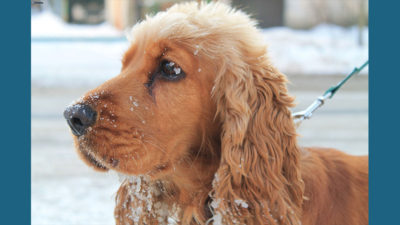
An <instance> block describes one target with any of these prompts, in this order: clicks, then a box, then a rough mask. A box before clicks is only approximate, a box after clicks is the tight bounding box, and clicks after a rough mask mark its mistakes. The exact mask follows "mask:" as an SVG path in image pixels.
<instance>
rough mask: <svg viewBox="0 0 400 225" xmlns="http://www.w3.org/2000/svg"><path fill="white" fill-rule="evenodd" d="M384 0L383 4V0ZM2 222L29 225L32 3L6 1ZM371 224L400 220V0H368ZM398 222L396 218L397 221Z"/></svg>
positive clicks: (0, 18)
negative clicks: (399, 17) (386, 0)
mask: <svg viewBox="0 0 400 225" xmlns="http://www.w3.org/2000/svg"><path fill="white" fill-rule="evenodd" d="M379 3H380V4H379ZM1 8H2V12H1V13H0V24H1V27H2V31H3V32H2V35H0V40H1V43H2V54H1V55H2V63H1V79H2V82H1V86H2V88H0V94H1V96H2V101H1V110H0V115H1V117H0V118H2V119H1V124H2V129H0V132H1V138H2V148H1V150H2V162H1V163H0V171H1V173H2V175H1V180H2V185H1V193H2V204H1V208H2V209H1V215H2V222H1V223H2V224H22V225H27V224H30V178H31V175H30V174H31V173H30V166H31V163H30V135H31V133H30V132H31V127H30V108H31V102H30V68H31V67H30V5H29V3H28V1H2V3H1ZM369 9H370V10H369V18H370V20H369V28H370V29H369V31H370V37H369V38H370V41H369V43H370V51H369V52H370V66H369V71H370V75H369V79H370V81H369V109H370V111H369V128H370V129H369V146H370V148H369V152H370V154H369V156H370V189H369V190H370V203H369V207H370V216H369V218H370V225H375V224H396V223H397V221H398V220H399V219H398V218H397V215H398V214H399V212H398V211H399V210H398V209H399V206H398V205H399V202H400V195H399V194H398V193H399V190H400V184H399V178H400V175H399V172H400V170H399V165H400V161H399V159H400V157H399V156H400V147H399V145H398V140H399V139H400V131H399V130H400V119H399V115H398V114H399V112H400V110H399V105H400V100H399V91H400V90H399V88H398V86H399V84H400V74H399V73H400V72H399V69H398V68H397V66H398V65H399V64H400V62H399V58H400V57H399V56H398V55H399V53H400V47H399V44H398V43H399V40H400V35H399V27H398V14H399V9H400V2H397V1H391V2H390V3H388V2H386V3H384V2H380V1H370V2H369ZM395 221H396V222H395Z"/></svg>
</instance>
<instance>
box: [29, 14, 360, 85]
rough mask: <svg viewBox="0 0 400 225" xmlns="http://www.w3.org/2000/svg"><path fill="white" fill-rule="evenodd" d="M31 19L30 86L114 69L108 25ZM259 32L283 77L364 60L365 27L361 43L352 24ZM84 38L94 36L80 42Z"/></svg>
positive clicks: (116, 37) (89, 79)
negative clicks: (348, 26) (261, 33)
mask: <svg viewBox="0 0 400 225" xmlns="http://www.w3.org/2000/svg"><path fill="white" fill-rule="evenodd" d="M31 22H32V55H31V56H32V83H33V84H34V85H38V86H53V85H56V86H57V85H62V86H76V85H78V86H83V85H88V84H90V85H98V84H100V83H102V82H104V81H105V80H107V79H109V78H111V77H113V76H115V75H117V74H118V73H119V71H120V67H121V63H120V60H121V58H122V55H123V52H124V51H125V50H126V49H127V48H128V47H129V43H128V41H127V40H126V39H124V38H123V34H122V33H121V32H118V31H117V30H115V29H114V28H112V27H111V26H110V25H107V24H102V25H96V26H89V25H68V24H65V23H64V22H63V21H62V20H60V19H59V18H57V17H56V16H54V15H53V14H51V13H50V12H44V13H41V14H39V15H35V16H32V18H31ZM263 35H264V37H265V40H266V43H267V44H268V46H269V56H270V58H271V60H272V62H273V64H274V65H275V66H276V67H277V68H278V69H279V70H281V71H282V72H283V73H285V74H287V75H345V74H348V73H349V72H351V71H352V69H353V68H354V67H355V66H360V65H361V64H363V63H364V62H365V61H366V60H367V59H368V28H365V29H364V30H363V39H364V41H365V43H364V45H363V46H359V45H358V43H357V42H358V30H357V27H350V28H343V27H339V26H335V25H327V24H324V25H319V26H317V27H315V28H313V29H310V30H294V29H290V28H286V27H276V28H269V29H264V30H263ZM43 38H45V39H46V38H47V39H49V38H50V39H51V41H45V40H43ZM68 38H70V39H74V38H75V39H76V38H79V39H80V40H81V41H76V40H75V41H68ZM85 38H86V40H90V38H98V39H99V40H97V41H82V39H83V40H84V39H85ZM102 38H103V40H102ZM87 71H91V72H90V73H87ZM367 71H368V68H367V69H365V70H364V71H363V72H362V73H364V74H366V73H368V72H367Z"/></svg>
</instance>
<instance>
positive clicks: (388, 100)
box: [369, 1, 400, 225]
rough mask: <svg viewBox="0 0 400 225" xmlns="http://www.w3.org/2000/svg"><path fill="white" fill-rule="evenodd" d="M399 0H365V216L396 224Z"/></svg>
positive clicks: (399, 135) (372, 223)
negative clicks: (367, 37)
mask: <svg viewBox="0 0 400 225" xmlns="http://www.w3.org/2000/svg"><path fill="white" fill-rule="evenodd" d="M399 9H400V2H399V1H391V2H390V3H389V2H382V1H369V18H370V21H369V31H370V36H369V43H370V46H369V58H370V67H369V72H370V73H369V162H370V164H369V171H370V173H369V178H370V179H369V199H370V201H369V208H370V211H369V212H370V213H369V219H370V225H375V224H376V225H379V224H399V223H400V222H399V218H398V216H399V215H400V212H399V202H400V194H399V192H400V181H399V180H400V174H399V172H400V170H399V165H400V147H399V140H400V117H399V113H400V107H399V106H400V100H399V96H400V95H399V93H400V88H399V85H400V72H399V71H400V69H399V65H400V57H399V53H400V47H399V41H400V35H399V28H400V27H399Z"/></svg>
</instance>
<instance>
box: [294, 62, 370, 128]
mask: <svg viewBox="0 0 400 225" xmlns="http://www.w3.org/2000/svg"><path fill="white" fill-rule="evenodd" d="M367 65H368V60H367V61H366V62H365V63H364V64H363V65H362V66H360V67H359V68H357V67H356V68H354V70H353V71H352V72H351V73H350V74H349V75H347V76H346V77H345V78H344V79H343V80H342V81H340V82H339V83H338V84H336V85H335V86H332V87H330V88H328V90H326V91H325V93H324V94H323V95H322V96H320V97H318V98H317V99H316V100H315V101H314V102H313V103H312V104H311V105H310V106H309V107H308V108H307V109H305V110H303V111H300V112H297V113H293V114H292V117H293V119H294V122H295V124H297V125H299V124H300V123H301V122H302V121H303V120H305V119H310V118H311V116H312V115H313V113H314V112H315V110H317V109H318V108H320V107H321V106H322V105H323V104H324V102H325V100H326V99H328V98H329V99H331V98H332V97H333V95H335V93H336V92H337V91H338V90H339V89H340V88H341V87H342V86H343V84H344V83H346V82H347V80H349V79H350V78H351V77H352V76H354V75H356V74H359V73H360V72H361V70H363V69H364V68H365V67H366V66H367Z"/></svg>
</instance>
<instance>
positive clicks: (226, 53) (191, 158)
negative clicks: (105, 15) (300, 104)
mask: <svg viewBox="0 0 400 225" xmlns="http://www.w3.org/2000/svg"><path fill="white" fill-rule="evenodd" d="M131 39H132V40H131V42H132V44H131V47H130V48H129V50H128V51H127V52H126V53H125V56H124V58H123V61H122V62H123V66H122V70H121V73H120V74H119V75H118V76H116V77H115V78H113V79H111V80H110V81H107V82H106V83H104V84H103V85H101V86H100V87H98V88H96V89H95V90H92V91H90V92H89V93H87V94H86V95H85V96H84V97H83V98H82V99H81V100H80V102H79V104H82V103H84V104H87V105H90V106H91V107H92V108H93V109H94V110H95V111H96V112H97V119H96V123H95V124H94V125H92V126H91V128H90V130H89V131H87V133H86V134H85V135H83V136H79V137H77V138H75V142H76V145H77V149H78V153H79V154H80V155H81V156H82V159H83V160H84V161H85V162H87V163H88V164H89V165H91V166H93V167H94V168H96V169H97V170H101V171H105V170H108V169H113V170H115V171H117V172H119V173H121V174H124V175H126V179H125V180H124V181H123V183H122V185H121V187H120V189H119V190H118V193H117V198H116V208H115V218H116V223H117V224H118V225H122V224H148V225H151V224H166V223H177V224H207V223H208V224H247V225H253V224H254V225H255V224H270V225H277V224H290V225H299V224H303V225H321V224H324V225H334V224H336V225H346V224H348V225H365V224H368V163H367V157H356V156H349V155H346V154H344V153H341V152H339V151H336V150H332V149H307V148H300V147H299V146H298V144H297V140H296V136H297V134H296V129H295V125H294V123H293V120H292V117H291V111H290V107H292V106H293V98H292V97H291V96H290V95H289V94H288V91H287V89H286V82H287V81H286V78H285V76H284V75H283V74H281V73H280V72H279V71H277V70H276V69H275V68H274V67H273V66H272V65H271V64H270V62H269V60H268V58H267V48H266V45H265V44H264V41H263V37H262V36H261V34H260V32H259V31H258V30H257V28H256V23H255V22H254V21H253V20H252V19H250V18H249V16H247V15H246V14H245V13H243V12H241V11H238V10H234V9H231V8H230V7H228V6H226V5H223V4H220V3H211V4H202V5H200V6H199V5H198V4H197V3H196V2H190V3H183V4H178V5H175V6H173V7H171V8H170V9H168V10H167V11H166V12H160V13H158V14H157V15H155V16H153V17H148V18H146V20H144V21H143V22H141V23H139V24H137V25H136V26H135V27H134V28H133V30H132V35H131ZM163 60H168V62H173V63H174V65H175V66H176V65H179V67H175V69H179V71H180V70H183V71H184V73H185V77H184V78H182V79H180V80H176V81H169V80H166V79H162V78H161V77H159V76H158V75H157V73H159V71H160V70H159V67H160V62H162V61H163ZM157 71H158V72H157Z"/></svg>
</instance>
